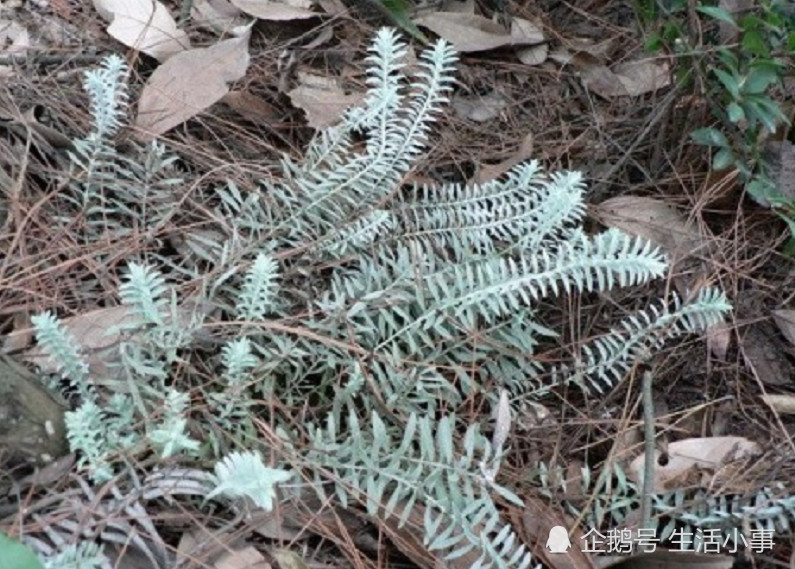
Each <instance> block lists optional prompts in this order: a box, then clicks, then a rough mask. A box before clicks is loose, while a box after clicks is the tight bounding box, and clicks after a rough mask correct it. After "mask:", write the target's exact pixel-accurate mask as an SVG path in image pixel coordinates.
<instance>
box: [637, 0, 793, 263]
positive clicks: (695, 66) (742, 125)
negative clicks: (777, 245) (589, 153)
mask: <svg viewBox="0 0 795 569" xmlns="http://www.w3.org/2000/svg"><path fill="white" fill-rule="evenodd" d="M690 4H691V3H690V2H686V1H685V0H668V1H666V2H658V1H647V0H639V1H638V2H636V6H637V9H638V14H639V16H640V19H641V21H642V22H643V23H644V24H645V25H646V27H647V28H649V29H650V32H649V34H648V38H647V42H646V47H647V49H649V50H650V51H653V52H658V51H662V50H665V51H667V52H668V53H671V54H673V55H675V56H676V59H677V62H678V63H677V66H676V69H675V73H676V75H677V79H678V81H679V82H680V84H682V85H684V86H686V87H690V88H693V87H695V86H697V85H701V89H702V90H703V93H701V94H702V95H704V100H705V101H707V102H708V104H709V108H710V113H711V114H712V116H713V117H714V118H715V121H716V124H715V125H714V126H708V127H703V128H698V129H696V130H694V131H693V132H692V133H691V137H692V140H693V141H694V142H696V143H697V144H701V145H704V146H708V147H711V148H713V149H714V153H713V155H712V167H713V168H714V169H715V170H724V169H726V168H729V167H733V168H736V170H737V172H738V173H739V176H740V180H741V182H742V183H743V184H744V185H745V188H746V191H747V192H748V194H749V195H750V196H751V197H752V198H753V199H754V200H755V201H757V202H758V203H761V204H763V205H765V206H769V207H772V208H773V210H774V211H775V212H776V213H777V214H778V215H779V216H780V217H781V218H782V219H783V220H784V221H785V222H786V223H787V225H788V227H789V229H790V233H791V234H792V236H793V241H791V242H790V244H789V248H790V249H791V250H795V249H792V248H793V246H794V245H795V203H793V202H792V200H791V199H790V198H788V197H786V196H785V195H783V194H782V193H781V192H780V191H779V189H778V187H777V182H776V180H775V179H774V173H773V172H772V165H771V162H770V160H769V159H768V157H767V155H766V154H767V153H766V152H765V142H766V141H767V140H769V139H770V136H771V135H772V134H773V133H775V132H776V131H777V129H778V128H779V127H780V126H781V125H789V123H790V121H789V118H788V117H787V115H786V114H785V111H784V110H783V108H782V106H781V104H780V102H779V101H780V100H781V99H782V98H783V90H782V89H783V79H784V77H785V76H786V75H787V74H790V75H791V73H792V70H793V62H794V61H795V8H793V5H792V2H789V1H788V0H761V1H758V2H753V3H752V4H753V6H752V7H751V8H749V9H748V10H745V11H743V12H741V13H738V14H736V15H733V14H732V13H730V12H729V11H727V10H726V9H725V8H723V7H721V6H716V5H710V4H707V3H704V2H699V3H698V5H697V6H696V7H695V8H694V10H695V13H694V14H691V13H690V12H689V11H690V10H691V9H693V8H692V7H691V5H690ZM691 15H692V16H697V17H700V18H701V19H702V20H703V23H704V28H705V30H706V31H703V33H702V30H700V29H699V30H698V33H696V32H695V30H692V29H690V27H689V24H688V22H690V21H691V19H690V16H691ZM697 19H698V18H697ZM721 28H723V29H724V30H725V29H728V30H730V32H729V34H725V33H724V34H721V32H720V30H721ZM725 35H729V36H731V37H733V38H734V37H736V41H734V40H732V41H730V42H729V43H726V42H725V41H724V40H725V39H727V38H724V36H725ZM697 78H700V80H701V83H699V82H697V81H696V79H697Z"/></svg>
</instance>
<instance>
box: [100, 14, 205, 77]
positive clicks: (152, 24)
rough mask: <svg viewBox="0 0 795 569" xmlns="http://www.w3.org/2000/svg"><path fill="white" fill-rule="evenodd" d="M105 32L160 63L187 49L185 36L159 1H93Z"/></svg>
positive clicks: (187, 43) (188, 43) (187, 40)
mask: <svg viewBox="0 0 795 569" xmlns="http://www.w3.org/2000/svg"><path fill="white" fill-rule="evenodd" d="M93 2H94V7H95V8H96V10H97V12H99V14H100V16H102V18H103V19H105V20H108V21H109V22H110V25H109V26H108V33H109V34H110V35H111V36H112V37H113V38H115V39H117V40H118V41H120V42H121V43H123V44H124V45H126V46H127V47H131V48H133V49H137V50H138V51H142V52H143V53H145V54H147V55H149V56H151V57H154V58H155V59H157V60H158V61H160V62H163V61H165V60H167V59H168V58H170V57H171V56H173V55H174V54H177V53H180V52H181V51H184V50H186V49H190V40H189V39H188V36H187V35H186V34H185V32H183V31H182V30H180V29H179V28H178V27H177V23H176V22H175V21H174V18H172V17H171V14H169V13H168V10H167V9H166V7H165V6H163V4H161V3H160V2H158V1H156V0H93Z"/></svg>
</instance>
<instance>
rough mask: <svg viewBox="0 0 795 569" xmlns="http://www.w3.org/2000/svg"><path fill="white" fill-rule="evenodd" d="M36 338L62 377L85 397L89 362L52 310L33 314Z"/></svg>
mask: <svg viewBox="0 0 795 569" xmlns="http://www.w3.org/2000/svg"><path fill="white" fill-rule="evenodd" d="M30 321H31V323H32V324H33V330H34V332H35V334H36V340H37V341H38V343H39V346H40V347H41V349H42V350H44V352H45V353H46V354H47V355H49V356H50V357H51V358H52V360H53V361H54V362H55V365H56V366H57V367H58V371H59V373H60V374H61V377H63V378H65V379H67V380H68V381H69V383H70V384H71V386H72V388H73V389H74V390H75V391H76V392H77V393H78V394H79V395H80V396H81V397H83V398H87V397H89V394H88V388H89V384H88V375H89V367H88V363H87V362H86V361H85V359H84V358H83V355H82V354H81V353H80V348H79V347H78V343H77V341H76V340H75V339H74V337H73V336H72V335H71V333H70V332H69V331H68V330H67V329H66V327H65V326H64V325H63V324H62V323H61V322H60V321H59V320H58V318H57V317H56V316H55V315H54V314H53V313H52V312H49V311H47V312H42V313H41V314H37V315H35V316H31V318H30Z"/></svg>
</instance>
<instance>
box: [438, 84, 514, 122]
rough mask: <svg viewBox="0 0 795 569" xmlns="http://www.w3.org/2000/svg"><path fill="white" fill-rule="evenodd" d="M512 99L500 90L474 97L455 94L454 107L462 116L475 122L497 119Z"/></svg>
mask: <svg viewBox="0 0 795 569" xmlns="http://www.w3.org/2000/svg"><path fill="white" fill-rule="evenodd" d="M509 102H510V101H509V100H508V98H507V97H506V96H505V95H503V94H502V93H500V92H499V91H491V92H490V93H486V94H485V95H477V96H474V97H461V96H457V95H456V96H454V97H453V102H452V107H453V110H454V111H455V112H456V114H457V115H458V116H460V117H463V118H466V119H469V120H471V121H474V122H487V121H491V120H494V119H496V118H497V117H499V116H500V113H501V112H502V111H503V109H505V107H507V106H508V103H509Z"/></svg>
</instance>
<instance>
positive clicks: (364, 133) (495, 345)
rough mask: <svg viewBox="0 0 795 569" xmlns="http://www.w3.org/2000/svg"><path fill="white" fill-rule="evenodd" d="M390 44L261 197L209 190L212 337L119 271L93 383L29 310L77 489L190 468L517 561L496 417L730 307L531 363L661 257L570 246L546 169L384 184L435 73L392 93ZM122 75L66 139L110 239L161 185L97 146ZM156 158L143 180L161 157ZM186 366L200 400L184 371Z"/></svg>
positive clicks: (618, 247) (433, 103) (251, 492)
mask: <svg viewBox="0 0 795 569" xmlns="http://www.w3.org/2000/svg"><path fill="white" fill-rule="evenodd" d="M407 49H408V48H407V46H406V45H405V44H403V43H402V42H401V41H399V39H398V37H397V35H396V33H395V32H394V31H392V30H389V29H384V30H381V31H379V32H378V34H377V35H376V37H375V40H374V42H373V45H372V48H371V49H370V55H369V57H368V58H367V63H368V69H367V83H368V85H369V93H368V96H367V98H366V99H365V101H364V104H363V105H362V106H361V107H357V108H354V109H351V110H350V111H349V112H348V113H347V114H346V115H345V116H344V119H343V121H342V122H341V124H340V125H338V126H336V127H332V128H329V129H327V130H325V131H323V132H320V133H319V134H318V135H317V136H316V138H315V139H314V140H313V141H312V142H311V144H310V145H309V147H308V149H307V150H306V153H305V155H304V156H303V157H302V158H301V159H300V160H292V159H289V158H284V160H283V161H282V163H281V166H282V168H281V169H282V174H283V175H282V177H281V178H280V179H279V181H278V182H274V181H269V182H263V183H262V190H263V191H261V192H253V193H250V194H244V193H243V192H241V190H240V189H239V188H237V187H236V186H234V185H233V184H229V185H228V186H227V187H224V188H218V189H217V191H218V199H217V202H216V206H217V208H218V211H219V213H221V214H222V215H224V218H225V219H228V220H229V223H230V224H231V230H230V233H229V235H228V238H227V239H226V240H225V241H223V242H219V243H217V244H216V245H217V247H216V251H217V255H216V256H215V257H214V258H213V259H211V261H212V264H213V267H212V271H208V272H207V274H204V273H200V272H196V273H195V274H191V275H190V278H192V279H195V280H197V281H200V282H203V283H204V284H205V286H204V287H203V290H204V296H205V300H206V301H207V302H208V303H209V304H210V305H212V306H213V307H215V310H214V312H213V313H212V322H211V323H214V324H217V326H208V325H207V324H208V319H210V316H209V315H208V314H207V313H206V312H203V313H196V312H191V313H189V314H188V315H187V316H186V314H185V311H184V302H183V300H184V299H180V298H179V296H178V295H177V294H176V292H175V290H174V288H173V287H172V286H171V285H170V284H169V283H168V281H167V279H166V274H167V273H166V271H167V269H169V267H170V266H171V265H169V264H167V262H166V261H162V263H160V264H158V266H153V265H152V264H151V263H142V262H131V263H130V264H129V266H128V272H127V274H126V276H125V280H124V283H123V285H122V286H121V290H120V291H119V292H120V299H121V302H122V305H123V306H124V307H125V308H126V309H127V310H128V311H129V313H130V315H132V316H133V317H134V318H132V323H131V324H130V326H128V327H125V328H124V329H117V330H112V331H109V332H110V333H113V334H118V335H119V337H120V341H119V342H118V348H117V353H116V354H115V359H113V361H112V362H110V363H109V364H108V365H107V366H105V371H103V373H104V374H105V375H103V376H99V375H98V374H97V372H95V371H94V370H93V369H92V363H91V361H90V360H89V359H88V358H87V355H86V354H83V353H81V350H80V348H79V345H78V343H77V342H76V340H75V339H74V338H71V337H70V335H69V333H68V330H67V329H65V327H64V326H63V324H62V323H61V322H59V320H58V319H57V318H56V317H55V316H54V315H53V314H51V313H44V314H41V315H38V316H36V317H35V319H34V325H35V328H36V333H37V338H38V341H39V343H40V345H41V346H42V347H43V348H44V349H45V350H46V351H47V352H49V353H50V354H52V355H54V356H56V358H57V361H59V362H61V364H60V365H61V367H60V374H61V376H62V378H61V379H60V380H59V381H58V382H55V383H54V385H53V387H54V388H59V387H63V386H64V384H65V383H66V384H68V387H69V388H70V389H69V390H68V395H69V396H71V397H72V400H73V401H75V410H73V411H70V412H69V414H68V419H67V426H68V438H69V442H70V445H71V447H72V448H73V449H74V450H75V451H76V452H77V453H78V455H79V456H80V464H81V466H83V467H85V468H86V469H87V471H88V472H89V473H90V475H91V477H92V478H93V479H94V480H95V481H97V482H102V481H105V480H109V479H110V478H111V477H114V476H117V475H118V473H119V472H120V471H122V470H123V469H124V468H126V467H127V466H126V465H128V464H130V463H134V462H135V461H136V460H137V459H140V458H141V457H144V456H148V455H151V454H152V453H153V452H154V453H156V456H157V457H159V460H160V461H163V460H165V459H167V458H169V457H171V458H172V460H173V458H174V457H183V460H184V461H188V462H190V463H192V464H193V465H194V466H198V467H200V468H204V469H206V470H207V472H208V475H209V471H210V467H209V466H208V462H209V463H215V467H214V469H213V471H212V474H211V475H210V476H211V480H212V481H213V486H212V489H210V490H209V493H208V496H207V498H208V499H209V498H216V497H221V496H227V497H243V498H245V499H246V500H249V501H250V503H251V504H252V505H253V506H255V507H259V508H263V509H266V510H267V509H269V508H271V507H273V505H274V504H275V503H276V501H278V500H288V499H290V496H292V495H294V494H295V492H293V490H295V491H296V492H297V490H296V488H298V489H300V491H301V492H313V493H315V494H317V495H318V496H319V497H321V498H322V500H323V502H324V503H326V502H327V501H334V502H336V503H337V504H339V505H340V506H342V507H346V508H361V509H362V510H365V511H366V512H368V513H369V514H370V515H371V516H374V517H379V518H383V519H388V518H392V519H394V520H395V521H396V523H397V524H398V525H403V524H412V525H413V526H416V527H417V528H418V530H419V532H420V533H421V535H422V536H423V538H424V540H425V543H426V545H427V548H428V550H429V551H432V552H435V554H437V555H439V556H444V557H447V558H455V557H462V556H468V557H467V559H471V566H472V567H476V568H478V567H484V568H485V567H497V568H508V567H512V568H513V567H520V568H524V567H528V566H530V565H531V563H532V561H533V560H532V557H531V555H530V553H529V551H528V550H527V549H526V547H525V546H523V545H522V544H521V543H520V540H519V539H518V538H517V536H516V535H515V533H514V532H513V529H512V528H511V526H510V524H508V523H506V522H505V521H504V520H503V519H502V516H501V513H500V510H499V508H498V507H497V503H498V502H497V499H498V497H499V498H500V499H503V500H508V501H510V502H513V503H515V504H517V505H521V504H522V500H521V498H520V497H518V496H517V495H515V494H514V492H513V491H512V490H511V489H510V488H508V487H506V486H505V485H503V484H502V483H501V479H500V464H501V462H502V461H503V460H505V457H506V453H507V451H508V446H509V440H510V439H509V433H510V415H511V406H516V407H518V406H519V405H521V404H522V402H523V401H527V400H528V399H534V398H537V397H539V396H541V395H542V394H544V393H545V392H548V391H549V390H551V389H555V388H556V387H559V386H561V385H567V384H572V385H576V386H579V388H580V389H582V390H583V391H585V392H587V393H600V392H602V391H604V390H605V389H607V388H609V387H611V386H614V385H616V384H617V383H618V382H619V381H621V379H622V378H623V375H624V372H625V371H626V370H627V369H628V368H629V367H630V366H631V365H633V364H634V363H636V362H637V361H638V360H639V359H643V358H644V357H646V354H648V353H649V350H651V349H654V348H656V347H658V346H660V345H661V344H662V343H663V342H664V341H666V340H668V339H670V338H673V337H677V336H680V335H682V334H687V333H692V332H698V331H700V330H704V329H706V328H707V327H709V326H711V325H714V324H715V323H717V322H720V321H721V320H722V319H723V318H724V316H725V315H726V314H727V312H728V311H729V310H730V305H729V303H728V301H727V300H726V297H725V296H724V295H723V293H722V292H720V291H718V290H716V289H712V288H704V289H702V290H701V291H699V292H697V293H696V294H694V297H693V298H692V299H689V300H688V301H687V302H683V301H682V300H680V299H678V298H675V297H673V298H670V299H659V300H657V301H656V302H654V303H653V304H652V305H651V306H650V307H649V308H648V309H647V310H644V311H641V312H639V313H637V314H634V315H630V316H629V317H627V318H626V319H625V320H624V321H622V322H619V323H617V325H616V326H615V327H614V328H613V330H612V331H611V332H610V333H608V334H606V335H604V336H602V337H599V338H596V339H595V340H594V341H592V342H583V343H581V344H580V345H579V346H578V347H577V349H576V350H575V353H574V354H573V357H572V360H571V361H569V362H567V363H566V364H565V365H564V364H561V365H558V366H556V367H553V368H547V367H544V366H541V365H539V363H538V362H537V361H536V359H535V358H534V354H535V352H536V351H537V348H538V346H539V344H540V343H541V342H543V341H544V340H545V339H549V338H554V337H556V336H557V332H556V331H554V330H552V329H550V328H549V327H548V326H546V325H545V324H544V322H543V321H542V320H541V317H540V312H541V311H540V310H539V308H540V306H541V302H543V301H544V299H546V298H549V297H554V296H557V295H561V294H572V293H589V292H601V291H608V290H610V289H613V288H614V287H617V286H633V285H643V284H646V283H649V282H650V281H651V280H652V279H655V278H659V277H661V276H663V275H664V274H665V271H666V262H665V258H664V256H663V254H662V253H661V252H660V251H659V250H657V249H655V248H653V247H651V246H650V245H649V244H648V243H646V242H644V241H642V240H639V239H636V238H632V237H630V236H628V235H626V234H624V233H621V232H619V231H617V230H608V231H605V232H603V233H599V234H596V235H590V234H588V233H586V231H585V230H584V229H583V227H582V221H583V217H584V215H585V204H584V200H583V198H584V196H583V190H584V187H583V183H582V179H581V176H580V175H579V174H578V173H576V172H566V173H555V174H552V175H545V174H544V173H543V172H542V171H541V168H540V166H539V164H538V163H537V162H529V163H527V164H522V165H519V166H517V167H516V168H514V169H513V170H511V171H510V172H509V173H508V174H507V175H506V176H504V177H503V178H501V179H498V180H494V181H490V182H487V183H484V184H479V185H459V184H443V185H440V186H423V187H420V186H414V187H410V188H407V187H404V184H403V180H404V178H405V176H406V174H407V173H408V172H409V171H410V170H411V169H412V168H413V167H414V166H415V164H416V162H417V160H418V158H419V157H420V156H421V155H422V153H423V152H425V148H426V144H427V140H428V136H429V132H430V128H431V126H432V125H433V122H434V119H435V117H436V116H437V115H438V114H439V113H440V112H441V110H442V108H443V105H444V104H445V103H446V102H447V100H448V97H449V93H450V92H451V90H452V88H453V79H452V71H453V67H454V63H455V60H456V55H455V53H454V52H453V50H452V49H451V47H450V46H449V45H448V44H447V43H445V42H444V41H439V42H437V43H436V44H435V45H434V46H433V47H432V48H430V49H428V50H427V51H426V52H425V53H424V54H423V56H422V58H421V59H420V61H419V63H418V64H417V65H416V66H415V69H414V73H413V74H412V75H411V77H410V80H407V77H406V74H405V68H406V56H407ZM124 71H125V70H124V66H123V64H122V63H121V62H120V60H118V59H117V58H113V57H111V58H109V59H108V60H107V62H106V64H105V66H104V67H103V68H102V69H100V70H97V71H93V72H91V73H89V74H88V77H87V81H86V89H87V90H88V92H89V95H90V96H91V99H92V115H93V117H94V121H95V128H94V132H92V134H91V135H90V136H89V137H88V138H87V139H85V140H84V141H81V143H80V144H78V145H77V149H78V151H77V153H76V154H75V157H74V165H75V169H76V171H75V173H76V175H75V176H74V182H73V184H72V185H71V186H70V190H71V191H72V192H73V194H72V195H73V197H74V199H73V201H72V203H73V206H74V207H75V208H79V209H78V210H77V211H74V212H72V214H73V215H77V214H81V215H84V216H85V217H86V218H87V219H91V220H97V222H99V220H101V219H103V218H104V219H113V220H115V221H114V223H115V230H118V231H124V226H123V223H124V220H125V219H127V217H126V214H127V213H129V211H128V210H129V208H130V207H131V206H130V202H129V201H128V197H129V196H130V195H131V194H130V192H133V193H134V192H135V191H136V188H138V189H139V190H140V191H144V189H146V188H152V187H160V186H158V184H153V183H151V182H150V181H151V180H152V179H153V176H152V171H153V170H157V171H159V170H158V169H157V168H150V167H149V166H146V167H143V168H135V167H131V166H130V163H129V161H128V160H126V159H122V158H121V157H119V156H118V155H117V154H116V151H115V149H114V147H113V144H112V135H113V134H114V133H115V131H116V129H117V128H118V126H119V124H121V117H122V115H123V111H124V103H125V100H126V96H125V92H126V91H125V89H126V85H125V83H124V81H123V80H122V77H123V75H124ZM144 152H145V153H146V152H150V154H151V152H152V151H151V150H150V151H144ZM158 152H159V151H155V153H156V154H157V153H158ZM158 156H160V160H159V162H158V161H150V162H149V163H146V164H154V163H155V162H157V163H159V164H163V163H166V162H167V161H168V160H169V159H168V158H166V157H165V155H164V154H162V153H161V154H158ZM146 164H145V165H146ZM157 179H158V180H161V179H160V178H157ZM167 181H168V179H166V182H167ZM161 182H162V180H161ZM158 183H160V182H158ZM117 200H118V201H117ZM130 211H131V210H130ZM135 215H136V216H137V217H135V218H134V222H135V223H140V224H141V225H142V226H148V225H149V223H151V222H153V220H154V223H158V222H159V221H161V220H162V217H161V216H160V214H159V212H158V211H157V210H154V211H142V210H139V211H137V212H135ZM94 227H97V226H96V225H92V224H88V226H87V231H91V230H92V228H94ZM167 276H168V278H169V279H171V280H176V279H178V278H179V277H180V274H179V273H177V272H176V271H169V273H168V275H167ZM221 324H222V325H223V326H221ZM221 327H223V328H224V329H225V330H231V333H228V334H225V335H224V336H220V335H218V337H217V340H218V345H220V349H216V350H212V349H209V348H208V347H207V345H206V343H204V344H203V343H202V342H199V341H197V337H198V336H202V335H203V336H206V335H207V334H208V333H209V334H212V333H213V331H214V330H218V329H220V328H221ZM199 332H201V334H199ZM198 362H201V366H202V369H203V370H205V371H206V372H209V373H210V374H211V375H212V376H213V379H214V381H212V382H209V384H210V385H209V386H208V382H206V381H204V382H199V381H195V378H192V377H191V374H190V373H189V371H186V370H191V369H195V367H196V366H198V365H199V363H198ZM205 376H206V373H205ZM64 379H65V380H66V382H64ZM56 384H57V385H56ZM466 399H469V400H480V401H482V402H484V403H485V404H486V405H487V406H488V405H491V406H493V407H495V408H496V409H497V410H498V413H497V414H498V417H501V419H500V420H498V424H497V426H496V427H495V428H494V429H493V432H492V433H489V429H487V428H484V427H483V426H481V425H480V423H479V422H469V421H466V420H463V419H462V417H461V414H460V413H457V411H458V410H459V409H460V408H461V406H462V404H463V403H464V401H465V400H466ZM308 400H311V401H313V403H314V404H313V410H312V411H308V407H307V401H308ZM274 401H277V402H278V405H274V404H273V402H274ZM269 402H271V403H269ZM284 410H288V413H287V414H285V412H284ZM295 411H300V412H301V413H302V414H303V417H304V424H303V425H302V426H301V427H297V426H296V422H295V420H294V419H293V417H291V416H289V414H290V413H293V412H295ZM198 419H200V420H198ZM260 419H262V420H265V421H266V422H267V423H268V424H271V425H274V429H273V433H274V435H275V440H273V441H270V444H269V445H268V447H265V446H264V445H261V444H260V443H257V439H256V437H253V436H252V437H249V436H248V435H250V434H252V433H253V432H254V431H255V429H254V423H255V422H256V421H257V420H260ZM228 450H231V452H227V451H228ZM265 453H270V455H269V456H270V458H269V461H270V462H271V464H272V466H273V467H267V466H265V462H264V458H263V455H265ZM280 490H282V491H280ZM288 490H290V491H288Z"/></svg>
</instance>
